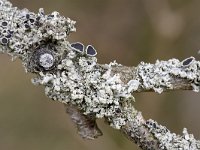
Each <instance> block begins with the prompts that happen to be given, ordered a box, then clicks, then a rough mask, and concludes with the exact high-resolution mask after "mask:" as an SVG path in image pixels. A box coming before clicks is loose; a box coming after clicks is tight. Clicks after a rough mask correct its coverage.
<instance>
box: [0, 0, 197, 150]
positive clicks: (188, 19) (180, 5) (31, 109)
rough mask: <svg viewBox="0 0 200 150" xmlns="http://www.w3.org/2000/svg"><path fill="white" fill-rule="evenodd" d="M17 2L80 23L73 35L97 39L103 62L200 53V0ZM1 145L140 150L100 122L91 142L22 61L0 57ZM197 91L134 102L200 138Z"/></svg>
mask: <svg viewBox="0 0 200 150" xmlns="http://www.w3.org/2000/svg"><path fill="white" fill-rule="evenodd" d="M11 2H12V3H13V5H14V6H17V7H19V8H20V9H22V8H25V7H26V8H28V9H30V10H31V11H34V12H38V9H39V8H40V7H43V8H44V9H45V11H46V13H50V12H52V11H54V10H56V11H59V12H60V13H61V14H62V15H64V16H66V17H70V18H71V19H73V20H76V21H77V24H76V28H77V32H76V33H73V34H71V36H70V37H69V41H71V42H74V41H80V42H83V43H84V44H85V45H86V44H92V45H94V46H95V48H96V49H97V50H98V61H99V63H109V62H110V61H113V60H116V61H117V62H118V63H121V64H124V65H127V66H133V65H135V66H136V65H137V64H138V63H139V62H140V61H145V62H150V63H154V62H155V61H156V60H157V59H162V60H168V59H170V58H173V57H175V58H178V59H180V60H183V59H185V58H186V57H189V56H194V57H196V58H197V59H200V55H199V56H198V55H197V52H198V50H199V49H200V17H199V14H200V1H199V0H190V1H188V0H176V1H174V0H165V1H161V0H151V1H149V0H123V1H122V0H101V1H100V0H99V1H97V0H96V1H95V0H84V1H83V0H56V1H53V0H34V1H30V0H11ZM0 68H1V71H0V149H1V150H26V149H28V150H67V149H70V150H79V149H81V150H93V149H95V150H102V149H104V150H112V149H113V150H121V149H124V150H133V149H135V150H139V148H137V146H135V144H133V143H131V142H130V141H128V140H127V139H126V138H125V137H124V136H122V134H121V133H120V132H119V131H117V130H114V129H112V128H111V127H109V126H108V125H105V124H104V121H103V120H98V124H99V126H100V128H101V129H102V131H103V133H104V136H103V137H100V138H98V139H97V140H94V141H85V140H83V139H81V138H80V137H79V136H78V135H77V134H76V129H75V127H74V125H73V124H72V122H71V121H70V118H69V116H68V115H67V114H65V110H64V107H63V105H62V104H60V103H58V102H53V101H50V100H49V99H48V98H47V97H46V96H45V95H44V88H43V87H41V86H34V85H32V84H31V82H30V80H31V77H33V75H31V74H26V73H25V72H24V69H23V67H22V65H21V62H20V61H19V60H17V61H15V62H14V63H13V62H11V58H10V57H8V56H7V55H5V54H4V55H0ZM199 96H200V94H199V93H194V92H191V91H175V92H169V93H163V94H161V95H159V94H155V93H140V94H135V98H136V103H135V107H136V108H137V109H138V110H140V111H142V112H143V115H144V117H145V118H146V119H149V118H152V119H154V120H157V121H158V122H159V123H160V124H162V125H164V126H167V127H168V128H169V129H170V130H171V131H172V132H175V133H178V134H181V133H182V129H183V128H184V127H187V128H188V131H189V132H190V133H193V134H194V136H195V137H196V138H198V139H200V119H199V113H200V109H199V106H200V101H199Z"/></svg>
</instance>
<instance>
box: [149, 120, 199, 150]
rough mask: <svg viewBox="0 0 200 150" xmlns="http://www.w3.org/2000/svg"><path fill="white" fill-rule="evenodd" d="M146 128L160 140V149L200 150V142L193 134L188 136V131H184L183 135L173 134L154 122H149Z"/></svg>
mask: <svg viewBox="0 0 200 150" xmlns="http://www.w3.org/2000/svg"><path fill="white" fill-rule="evenodd" d="M146 126H147V127H148V128H149V131H150V132H151V133H152V134H153V135H154V136H155V138H157V139H158V141H159V142H160V144H159V148H160V149H163V150H165V149H169V150H177V149H183V150H197V149H200V141H197V140H196V139H194V136H193V135H192V134H188V132H187V129H186V128H184V129H183V135H182V136H180V135H176V134H175V133H171V132H170V131H169V130H168V129H167V128H166V127H164V126H161V125H158V123H157V122H155V121H153V120H151V119H150V120H147V121H146Z"/></svg>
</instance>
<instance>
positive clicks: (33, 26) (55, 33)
mask: <svg viewBox="0 0 200 150" xmlns="http://www.w3.org/2000/svg"><path fill="white" fill-rule="evenodd" d="M0 4H1V5H0V20H1V21H0V33H1V34H0V43H1V49H0V51H3V52H5V51H6V52H7V53H9V54H11V55H12V56H19V57H20V58H22V59H26V58H27V55H28V52H30V51H31V49H33V48H34V47H37V45H41V44H43V43H46V42H47V41H48V42H56V41H59V42H62V41H65V40H66V38H67V36H68V35H69V33H70V32H73V31H75V27H74V24H75V21H72V20H71V19H69V18H65V17H63V16H61V15H60V14H59V13H58V12H52V13H51V14H49V15H45V13H44V10H43V9H39V12H38V13H37V14H35V13H33V12H30V11H29V10H28V9H23V10H19V9H17V8H16V7H12V4H11V3H10V2H8V1H6V0H1V1H0Z"/></svg>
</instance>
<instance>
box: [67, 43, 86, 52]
mask: <svg viewBox="0 0 200 150" xmlns="http://www.w3.org/2000/svg"><path fill="white" fill-rule="evenodd" d="M70 46H71V48H72V49H73V50H75V51H77V52H79V53H83V52H84V45H83V44H82V43H80V42H75V43H72V44H71V45H70Z"/></svg>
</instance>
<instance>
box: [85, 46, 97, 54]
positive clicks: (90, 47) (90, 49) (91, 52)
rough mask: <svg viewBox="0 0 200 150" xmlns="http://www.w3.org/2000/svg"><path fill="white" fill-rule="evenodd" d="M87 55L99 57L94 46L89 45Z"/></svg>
mask: <svg viewBox="0 0 200 150" xmlns="http://www.w3.org/2000/svg"><path fill="white" fill-rule="evenodd" d="M86 54H87V55H88V56H96V55H97V51H96V49H95V48H94V47H93V46H92V45H88V46H87V47H86Z"/></svg>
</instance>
